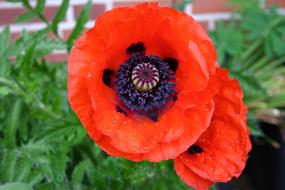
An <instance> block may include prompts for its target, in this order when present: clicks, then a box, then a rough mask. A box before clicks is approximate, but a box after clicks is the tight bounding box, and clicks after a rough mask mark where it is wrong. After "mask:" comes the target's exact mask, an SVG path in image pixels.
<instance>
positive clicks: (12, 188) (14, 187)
mask: <svg viewBox="0 0 285 190" xmlns="http://www.w3.org/2000/svg"><path fill="white" fill-rule="evenodd" d="M0 190H33V188H32V187H31V186H30V185H29V184H27V183H22V182H11V183H6V184H4V185H1V186H0Z"/></svg>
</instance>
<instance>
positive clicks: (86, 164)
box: [71, 160, 92, 189]
mask: <svg viewBox="0 0 285 190" xmlns="http://www.w3.org/2000/svg"><path fill="white" fill-rule="evenodd" d="M91 167H92V164H91V163H90V161H88V160H86V161H83V162H80V163H79V164H78V165H77V166H76V167H75V168H74V170H73V172H72V177H71V181H72V184H73V187H74V189H79V188H78V186H80V184H81V183H82V179H83V177H84V174H85V173H86V172H87V170H89V169H90V168H91Z"/></svg>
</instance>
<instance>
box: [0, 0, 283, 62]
mask: <svg viewBox="0 0 285 190" xmlns="http://www.w3.org/2000/svg"><path fill="white" fill-rule="evenodd" d="M147 1H148V2H150V1H153V0H93V1H92V2H93V3H92V13H91V17H90V21H88V23H87V27H91V26H92V25H93V24H94V20H95V19H96V17H97V16H98V15H100V14H101V13H103V12H104V11H106V10H109V9H112V8H113V7H120V6H132V5H134V4H137V3H140V2H147ZM178 1H180V0H157V2H158V3H159V4H160V5H161V6H171V5H172V3H174V2H178ZM30 2H31V3H32V4H33V5H34V4H35V3H36V1H32V0H30ZM86 2H87V0H70V6H69V8H68V11H67V15H66V18H65V20H64V21H63V22H62V23H60V25H59V31H60V35H61V36H62V37H64V38H67V37H68V35H69V34H70V31H71V30H72V28H73V27H74V25H75V21H76V18H77V17H78V15H79V12H80V10H81V8H82V7H83V5H84V4H85V3H86ZM228 2H229V0H193V1H192V3H191V4H189V5H188V6H187V7H186V10H185V12H186V13H188V14H190V15H192V16H193V17H194V18H195V19H196V20H198V21H199V22H200V23H201V24H202V25H203V26H204V28H205V29H207V30H208V29H209V30H212V29H214V28H215V24H216V21H217V20H221V19H222V20H227V19H229V18H230V17H231V11H233V10H234V7H232V6H231V5H230V4H229V3H228ZM260 2H261V6H264V7H268V6H271V5H274V4H275V5H278V6H280V7H281V9H280V11H281V12H283V13H284V12H285V0H267V1H265V0H260ZM60 3H61V0H46V7H45V11H44V14H45V16H46V17H47V19H48V20H51V19H52V18H53V16H54V14H55V12H56V9H57V7H58V6H59V5H60ZM25 12H26V10H25V9H24V8H23V7H22V5H21V4H17V3H9V2H6V1H4V0H0V31H1V30H2V28H3V26H4V25H10V30H11V32H12V37H13V38H16V37H17V36H18V35H19V33H20V32H21V31H22V30H23V29H25V30H27V31H35V30H38V29H41V28H43V27H44V26H45V24H43V23H41V22H40V21H39V20H37V19H35V20H32V21H30V23H29V24H27V23H26V24H22V23H17V24H15V23H13V21H14V20H15V18H16V17H17V16H19V15H21V14H23V13H25ZM51 58H52V59H60V58H62V57H61V56H60V55H54V56H53V57H51Z"/></svg>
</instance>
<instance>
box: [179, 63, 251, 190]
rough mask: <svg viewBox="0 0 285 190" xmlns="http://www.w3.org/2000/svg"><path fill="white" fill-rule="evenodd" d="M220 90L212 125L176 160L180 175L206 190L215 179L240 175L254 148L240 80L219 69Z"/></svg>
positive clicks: (216, 97) (227, 179)
mask: <svg viewBox="0 0 285 190" xmlns="http://www.w3.org/2000/svg"><path fill="white" fill-rule="evenodd" d="M215 78H216V79H217V80H218V82H219V89H218V92H217V94H216V95H215V96H214V98H213V100H214V104H215V110H214V114H213V117H212V120H211V124H210V127H209V128H208V129H207V130H206V131H205V132H204V133H203V134H202V135H201V137H200V138H199V139H198V141H197V142H196V143H195V144H194V145H192V146H190V147H189V148H188V150H187V151H185V152H184V153H182V154H181V155H179V156H178V157H177V158H175V160H174V167H175V170H176V173H177V175H178V176H179V177H180V178H181V179H182V180H183V181H184V182H185V183H186V184H188V185H189V186H191V187H194V188H195V189H198V190H206V189H208V188H209V186H211V185H212V184H213V183H214V182H227V181H229V180H230V179H231V178H232V177H239V175H240V174H241V172H242V170H243V168H244V167H245V163H246V160H247V157H248V152H249V151H250V149H251V144H250V139H249V130H248V128H247V126H246V112H247V108H246V106H245V105H244V104H243V102H242V96H243V94H242V91H241V88H240V86H239V83H238V81H237V80H235V79H234V80H231V79H230V78H229V75H228V72H227V70H225V69H221V68H218V69H217V70H216V74H215Z"/></svg>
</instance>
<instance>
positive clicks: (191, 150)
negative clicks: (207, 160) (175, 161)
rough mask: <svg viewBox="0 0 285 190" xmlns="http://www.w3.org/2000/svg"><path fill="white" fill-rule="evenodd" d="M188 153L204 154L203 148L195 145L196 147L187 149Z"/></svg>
mask: <svg viewBox="0 0 285 190" xmlns="http://www.w3.org/2000/svg"><path fill="white" fill-rule="evenodd" d="M187 152H188V153H189V154H197V153H202V152H203V148H201V147H200V146H198V145H196V144H194V145H192V146H190V147H189V148H188V149H187Z"/></svg>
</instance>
